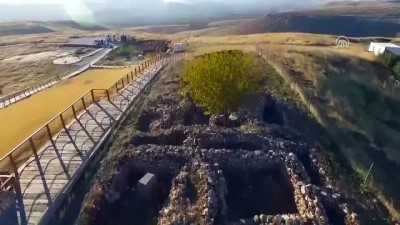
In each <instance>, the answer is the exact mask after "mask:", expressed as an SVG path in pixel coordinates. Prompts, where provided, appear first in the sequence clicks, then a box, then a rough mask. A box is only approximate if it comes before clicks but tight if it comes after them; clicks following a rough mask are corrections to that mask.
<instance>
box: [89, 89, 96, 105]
mask: <svg viewBox="0 0 400 225" xmlns="http://www.w3.org/2000/svg"><path fill="white" fill-rule="evenodd" d="M90 94H91V95H92V101H93V103H94V102H95V100H94V91H93V89H92V90H90Z"/></svg>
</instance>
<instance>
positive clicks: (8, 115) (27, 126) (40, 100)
mask: <svg viewBox="0 0 400 225" xmlns="http://www.w3.org/2000/svg"><path fill="white" fill-rule="evenodd" d="M130 70H131V69H129V68H127V69H113V70H89V71H87V72H85V73H83V74H81V75H79V76H77V77H74V78H71V79H69V80H65V81H62V82H61V83H59V84H57V85H55V86H53V87H51V88H48V89H46V90H44V91H41V92H39V93H37V94H35V95H33V96H31V97H30V98H28V99H25V100H22V101H20V102H18V103H17V104H13V105H10V106H8V107H7V108H3V109H0V124H1V129H0V137H1V141H0V157H2V156H4V155H5V154H7V153H8V152H9V151H10V150H11V149H12V148H14V147H15V146H16V145H18V144H19V143H20V142H21V141H23V140H24V139H25V138H27V137H28V136H29V135H31V134H32V133H33V132H35V131H36V130H37V129H38V128H40V127H41V126H43V125H44V124H45V123H46V122H47V121H49V120H50V119H51V118H53V117H54V116H56V115H57V114H58V113H60V112H61V111H63V110H64V109H65V108H66V107H68V106H69V105H70V104H72V103H73V102H74V101H76V100H77V99H79V97H80V96H82V95H83V94H85V93H86V92H88V91H89V90H90V89H103V88H108V87H109V86H111V85H112V84H114V83H115V82H116V81H118V80H119V79H120V78H121V77H123V76H124V75H126V74H127V73H128V72H129V71H130Z"/></svg>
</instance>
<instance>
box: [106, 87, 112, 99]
mask: <svg viewBox="0 0 400 225" xmlns="http://www.w3.org/2000/svg"><path fill="white" fill-rule="evenodd" d="M106 92H107V99H108V101H109V102H111V100H110V92H109V91H108V90H106Z"/></svg>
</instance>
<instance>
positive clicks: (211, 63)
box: [182, 51, 262, 115]
mask: <svg viewBox="0 0 400 225" xmlns="http://www.w3.org/2000/svg"><path fill="white" fill-rule="evenodd" d="M261 83H262V67H261V65H260V64H259V63H258V62H257V60H255V57H253V56H252V55H250V54H246V53H243V52H241V51H225V52H215V53H211V54H207V55H204V56H201V57H198V58H196V59H195V60H194V61H192V62H190V63H188V64H187V65H186V67H185V69H184V73H183V75H182V84H183V85H182V87H183V91H184V92H185V93H188V94H189V95H190V96H191V97H192V98H193V100H194V102H195V103H196V104H197V105H198V106H200V107H202V108H203V109H205V111H206V113H207V114H211V113H224V114H225V115H226V114H227V113H229V112H232V111H235V110H236V109H237V107H238V106H239V105H240V103H241V100H242V98H243V96H244V95H245V94H247V93H251V92H256V91H258V90H260V87H261Z"/></svg>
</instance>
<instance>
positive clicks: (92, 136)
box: [0, 61, 166, 225]
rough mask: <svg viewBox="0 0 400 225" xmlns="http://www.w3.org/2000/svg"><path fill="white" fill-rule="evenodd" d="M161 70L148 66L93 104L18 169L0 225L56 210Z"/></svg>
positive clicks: (17, 224)
mask: <svg viewBox="0 0 400 225" xmlns="http://www.w3.org/2000/svg"><path fill="white" fill-rule="evenodd" d="M165 62H166V61H165ZM161 68H162V65H161V63H160V62H159V63H158V64H157V66H151V67H149V68H148V69H146V70H145V71H144V72H143V73H141V74H140V75H139V76H138V77H137V78H136V80H135V81H134V82H132V83H131V84H130V85H128V86H126V87H125V89H123V90H121V91H120V92H119V94H118V95H117V96H116V97H114V98H113V99H112V100H111V101H108V100H102V101H99V102H97V103H94V104H92V105H91V106H90V107H88V109H87V110H86V111H84V112H83V113H82V114H80V115H79V116H78V119H77V120H75V121H73V122H72V123H71V124H69V126H67V128H66V129H65V130H63V131H62V132H60V133H59V134H58V135H57V136H56V137H54V138H53V141H52V142H49V143H47V146H45V147H43V148H42V149H41V150H40V151H39V152H38V153H37V154H36V155H35V156H33V157H32V158H31V159H30V160H29V161H28V162H27V163H26V165H25V166H23V167H21V168H20V169H19V171H20V175H19V176H20V177H19V181H20V186H21V195H20V196H17V197H16V201H15V205H13V206H12V207H9V209H7V211H6V212H3V213H2V214H0V225H27V224H29V225H31V224H38V223H39V222H41V219H42V216H43V215H44V213H45V211H46V210H48V209H49V208H51V207H57V206H54V205H57V204H55V202H56V201H59V200H60V199H61V198H62V197H64V196H65V195H68V193H66V190H67V189H68V185H70V184H71V183H72V181H73V180H74V178H75V177H77V176H78V175H79V174H80V170H81V169H82V167H83V164H84V163H85V162H86V160H87V159H88V157H90V156H91V155H92V154H93V153H94V152H95V149H96V147H97V146H98V145H99V143H101V142H102V141H103V137H104V136H105V134H107V132H109V131H110V129H111V125H112V123H113V122H114V121H115V120H118V119H119V118H120V117H121V115H122V113H123V112H124V111H125V110H126V109H127V108H128V106H129V104H130V103H131V102H132V101H133V99H134V98H135V97H136V96H137V94H138V93H139V92H140V90H141V89H142V88H143V87H144V86H145V85H146V84H147V83H148V82H149V81H150V80H151V78H152V77H153V76H154V75H155V74H156V73H157V72H158V71H159V70H161ZM17 195H18V194H17Z"/></svg>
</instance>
